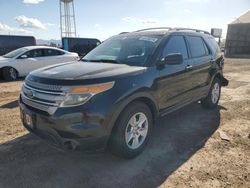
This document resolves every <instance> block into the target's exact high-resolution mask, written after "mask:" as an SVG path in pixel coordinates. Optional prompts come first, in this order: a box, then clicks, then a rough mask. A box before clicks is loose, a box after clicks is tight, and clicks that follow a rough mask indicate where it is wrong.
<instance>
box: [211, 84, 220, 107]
mask: <svg viewBox="0 0 250 188" xmlns="http://www.w3.org/2000/svg"><path fill="white" fill-rule="evenodd" d="M219 97H220V85H219V84H218V83H215V84H214V87H213V89H212V102H213V103H214V104H215V103H217V102H218V100H219Z"/></svg>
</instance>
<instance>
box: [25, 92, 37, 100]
mask: <svg viewBox="0 0 250 188" xmlns="http://www.w3.org/2000/svg"><path fill="white" fill-rule="evenodd" d="M26 95H27V97H29V98H31V99H33V98H34V97H35V96H36V93H35V91H32V90H28V91H27V92H26Z"/></svg>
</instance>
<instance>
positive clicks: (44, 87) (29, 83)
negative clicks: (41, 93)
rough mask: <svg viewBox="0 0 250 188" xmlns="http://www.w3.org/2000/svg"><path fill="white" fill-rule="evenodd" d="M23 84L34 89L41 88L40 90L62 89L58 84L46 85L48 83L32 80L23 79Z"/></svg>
mask: <svg viewBox="0 0 250 188" xmlns="http://www.w3.org/2000/svg"><path fill="white" fill-rule="evenodd" d="M25 84H26V85H27V86H30V87H33V88H36V89H42V90H48V91H62V89H63V86H59V85H48V84H43V83H38V82H33V81H31V80H28V79H27V80H25Z"/></svg>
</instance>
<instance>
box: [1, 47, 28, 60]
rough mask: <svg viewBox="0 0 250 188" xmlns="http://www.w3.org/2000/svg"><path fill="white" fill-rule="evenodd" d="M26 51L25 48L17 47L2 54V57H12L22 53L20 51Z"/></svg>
mask: <svg viewBox="0 0 250 188" xmlns="http://www.w3.org/2000/svg"><path fill="white" fill-rule="evenodd" d="M26 51H27V49H26V48H19V49H17V50H14V51H11V52H9V53H7V54H5V55H3V57H5V58H13V57H16V56H18V55H20V54H22V53H24V52H26Z"/></svg>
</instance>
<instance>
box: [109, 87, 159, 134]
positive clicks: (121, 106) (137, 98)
mask: <svg viewBox="0 0 250 188" xmlns="http://www.w3.org/2000/svg"><path fill="white" fill-rule="evenodd" d="M134 102H142V103H144V104H146V105H147V106H148V107H149V109H150V111H151V113H152V118H153V123H154V124H155V122H156V119H157V117H158V115H159V110H158V105H157V103H156V100H155V99H154V98H153V96H151V95H150V94H148V93H147V92H145V93H144V92H143V93H141V92H140V93H136V94H134V95H132V96H130V97H128V98H127V99H126V100H123V101H121V102H119V103H118V104H117V105H115V106H114V108H113V112H114V113H112V114H113V117H112V118H111V120H109V123H110V124H111V126H110V135H111V134H112V132H113V131H114V128H115V125H116V123H117V121H118V120H119V117H120V115H121V114H122V112H123V111H124V110H125V109H126V108H127V107H128V106H129V105H131V104H132V103H134Z"/></svg>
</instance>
